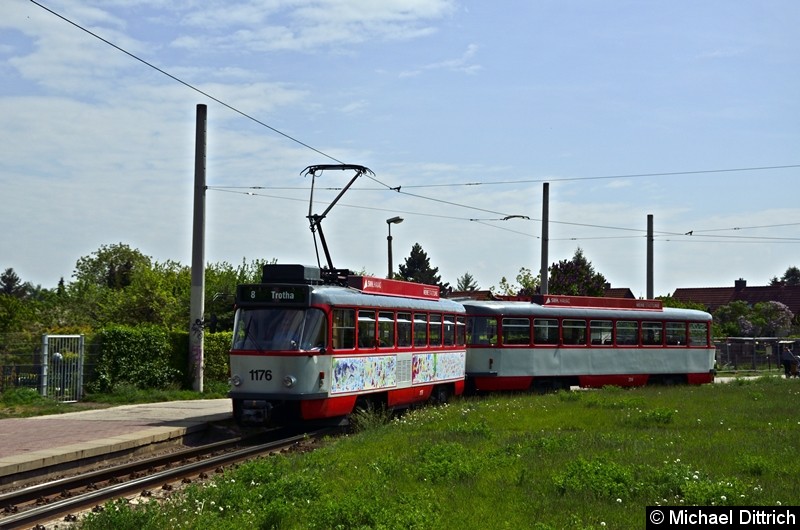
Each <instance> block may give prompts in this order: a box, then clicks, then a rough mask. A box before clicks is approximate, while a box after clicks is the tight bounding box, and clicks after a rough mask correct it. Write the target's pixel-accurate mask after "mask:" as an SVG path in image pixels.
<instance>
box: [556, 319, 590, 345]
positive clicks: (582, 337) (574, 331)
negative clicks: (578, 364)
mask: <svg viewBox="0 0 800 530" xmlns="http://www.w3.org/2000/svg"><path fill="white" fill-rule="evenodd" d="M561 337H562V339H563V341H564V344H570V345H579V344H583V345H585V344H586V321H585V320H572V319H566V318H565V319H564V320H563V321H562V322H561Z"/></svg>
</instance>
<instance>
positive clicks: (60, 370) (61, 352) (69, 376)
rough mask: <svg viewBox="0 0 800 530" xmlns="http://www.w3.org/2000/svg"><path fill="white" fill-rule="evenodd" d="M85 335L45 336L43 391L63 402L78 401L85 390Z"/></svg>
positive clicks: (42, 393)
mask: <svg viewBox="0 0 800 530" xmlns="http://www.w3.org/2000/svg"><path fill="white" fill-rule="evenodd" d="M83 346H84V341H83V335H42V378H41V380H40V384H39V393H40V394H41V395H42V396H50V397H51V398H53V399H55V400H56V401H60V402H62V403H66V402H72V401H78V400H80V398H81V394H82V390H83V355H84V351H83Z"/></svg>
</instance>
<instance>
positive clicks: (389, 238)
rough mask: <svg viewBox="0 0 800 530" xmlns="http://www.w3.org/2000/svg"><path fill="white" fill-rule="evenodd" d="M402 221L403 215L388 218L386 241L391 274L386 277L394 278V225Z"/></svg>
mask: <svg viewBox="0 0 800 530" xmlns="http://www.w3.org/2000/svg"><path fill="white" fill-rule="evenodd" d="M402 222H403V218H402V217H392V218H391V219H387V220H386V226H388V227H389V235H388V236H387V237H386V241H387V244H388V246H389V274H388V276H386V277H387V278H389V279H391V278H392V225H396V224H400V223H402Z"/></svg>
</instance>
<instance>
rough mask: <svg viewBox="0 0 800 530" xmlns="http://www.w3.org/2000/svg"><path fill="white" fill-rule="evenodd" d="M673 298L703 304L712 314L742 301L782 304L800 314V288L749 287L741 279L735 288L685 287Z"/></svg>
mask: <svg viewBox="0 0 800 530" xmlns="http://www.w3.org/2000/svg"><path fill="white" fill-rule="evenodd" d="M672 297H673V298H674V299H676V300H679V301H681V302H695V303H699V304H703V305H704V306H705V307H706V308H707V310H708V311H709V312H710V313H713V312H714V311H716V310H717V308H719V307H720V306H724V305H727V304H729V303H731V302H735V301H737V300H741V301H743V302H747V303H748V304H749V305H751V306H752V305H755V304H757V303H759V302H781V303H782V304H785V305H786V306H787V307H788V308H789V310H790V311H791V312H792V313H793V314H794V315H798V314H800V286H794V285H766V286H759V287H748V286H747V282H746V281H745V280H743V279H741V278H739V279H738V280H736V281H735V282H734V285H733V287H685V288H678V289H675V292H674V293H673V294H672Z"/></svg>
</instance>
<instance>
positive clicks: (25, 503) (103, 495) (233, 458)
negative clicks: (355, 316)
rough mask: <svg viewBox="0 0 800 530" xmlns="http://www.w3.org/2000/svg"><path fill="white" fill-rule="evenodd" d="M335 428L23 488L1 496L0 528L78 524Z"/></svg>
mask: <svg viewBox="0 0 800 530" xmlns="http://www.w3.org/2000/svg"><path fill="white" fill-rule="evenodd" d="M332 432H333V430H332V429H321V430H316V431H311V432H306V433H300V434H291V435H289V433H286V432H281V433H279V432H277V431H276V432H271V433H267V435H265V436H268V437H269V438H268V439H267V438H265V437H264V436H261V437H259V438H258V439H244V438H236V439H231V440H226V441H223V442H217V443H213V444H210V445H205V446H202V447H196V448H191V449H186V450H183V451H179V452H174V453H172V454H168V455H161V456H156V457H153V458H148V459H145V460H141V461H138V462H134V463H129V464H124V465H120V466H115V467H110V468H107V469H102V470H99V471H95V472H91V473H85V474H81V475H77V476H74V477H68V478H63V479H59V480H55V481H51V482H46V483H43V484H37V485H35V486H30V487H27V488H22V489H20V490H17V491H13V492H10V493H5V494H2V495H0V529H1V530H14V529H21V528H26V529H29V528H47V526H46V525H47V524H48V523H50V524H52V523H55V522H56V521H58V522H63V521H66V522H75V521H77V520H78V517H79V514H80V513H84V512H86V511H88V510H95V511H97V510H101V509H102V505H103V504H104V503H106V502H107V501H110V500H113V499H119V498H129V497H132V496H140V497H153V496H156V495H158V494H162V493H169V492H170V491H173V490H175V489H177V488H179V487H180V486H181V485H183V484H189V483H191V482H194V481H195V480H204V479H206V478H208V477H210V476H211V475H212V474H217V473H221V472H222V471H223V470H224V469H225V468H226V467H227V466H230V465H232V464H235V463H238V462H242V461H245V460H248V459H252V458H255V457H258V456H263V455H266V454H271V453H276V452H282V451H287V450H297V449H304V448H307V447H308V446H309V445H310V444H311V443H313V442H314V441H315V440H317V439H318V438H320V437H321V436H324V435H328V434H331V433H332ZM265 440H266V441H265Z"/></svg>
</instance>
